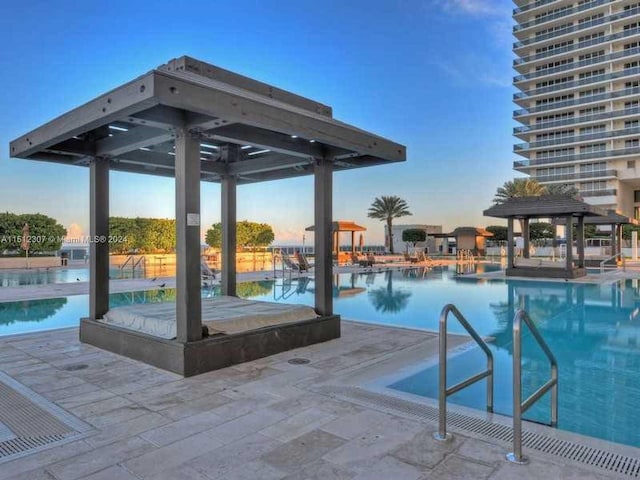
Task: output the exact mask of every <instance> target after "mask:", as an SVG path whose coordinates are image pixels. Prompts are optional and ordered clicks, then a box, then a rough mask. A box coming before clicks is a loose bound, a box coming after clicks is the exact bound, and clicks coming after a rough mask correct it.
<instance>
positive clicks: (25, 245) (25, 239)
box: [20, 223, 31, 268]
mask: <svg viewBox="0 0 640 480" xmlns="http://www.w3.org/2000/svg"><path fill="white" fill-rule="evenodd" d="M30 245H31V238H29V224H28V223H25V224H24V227H22V242H21V243H20V248H22V250H24V251H25V254H26V257H27V268H29V246H30Z"/></svg>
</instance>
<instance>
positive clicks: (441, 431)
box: [433, 303, 493, 442]
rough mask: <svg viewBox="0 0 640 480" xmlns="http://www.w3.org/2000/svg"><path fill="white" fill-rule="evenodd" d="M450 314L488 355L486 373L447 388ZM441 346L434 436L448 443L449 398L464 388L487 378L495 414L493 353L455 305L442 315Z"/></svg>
mask: <svg viewBox="0 0 640 480" xmlns="http://www.w3.org/2000/svg"><path fill="white" fill-rule="evenodd" d="M449 313H453V315H454V316H455V317H456V319H457V320H458V322H459V323H460V325H462V326H463V327H464V329H465V330H466V331H467V333H468V334H469V335H471V338H473V340H474V341H475V342H476V343H477V344H478V346H479V347H480V348H481V349H482V350H483V351H484V353H485V354H486V355H487V369H486V370H485V371H484V372H481V373H478V374H476V375H473V376H472V377H469V378H467V379H466V380H463V381H462V382H460V383H457V384H456V385H454V386H452V387H449V388H447V318H448V316H449ZM439 335H440V344H439V356H440V361H439V363H440V365H439V378H438V403H439V422H438V432H437V433H435V434H434V435H433V438H435V439H436V440H439V441H442V442H446V441H449V440H451V439H452V438H453V437H452V435H451V434H450V433H447V397H448V396H449V395H453V394H454V393H456V392H459V391H460V390H462V389H463V388H466V387H468V386H469V385H472V384H474V383H476V382H477V381H479V380H482V379H483V378H485V377H486V378H487V411H488V412H493V353H491V350H490V349H489V347H488V346H487V344H486V343H485V341H484V340H482V338H481V337H480V335H478V332H476V331H475V330H474V328H473V327H472V326H471V325H470V324H469V322H468V321H467V319H466V318H464V315H462V313H460V310H458V309H457V307H456V306H455V305H453V304H451V303H450V304H447V305H445V306H444V308H443V309H442V312H441V313H440V328H439Z"/></svg>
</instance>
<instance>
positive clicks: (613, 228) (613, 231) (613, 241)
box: [611, 223, 618, 256]
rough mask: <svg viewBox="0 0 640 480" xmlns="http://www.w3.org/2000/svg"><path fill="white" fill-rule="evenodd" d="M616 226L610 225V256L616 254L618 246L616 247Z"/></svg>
mask: <svg viewBox="0 0 640 480" xmlns="http://www.w3.org/2000/svg"><path fill="white" fill-rule="evenodd" d="M617 230H618V229H617V226H616V224H615V223H614V224H612V225H611V256H613V255H615V254H616V253H618V245H617V238H618V232H617Z"/></svg>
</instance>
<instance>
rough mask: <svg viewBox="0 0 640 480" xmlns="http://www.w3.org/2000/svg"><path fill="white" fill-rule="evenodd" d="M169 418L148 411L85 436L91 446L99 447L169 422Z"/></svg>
mask: <svg viewBox="0 0 640 480" xmlns="http://www.w3.org/2000/svg"><path fill="white" fill-rule="evenodd" d="M170 422H171V420H170V419H168V418H165V417H163V416H162V415H160V414H158V413H155V412H150V413H145V414H144V415H140V416H139V417H136V418H133V419H131V420H129V421H127V422H123V423H115V424H111V425H106V426H104V427H102V428H101V429H100V431H99V432H98V433H96V434H95V435H91V436H90V437H87V438H86V442H87V443H89V444H91V445H92V446H93V447H101V446H103V445H108V444H110V443H113V442H116V441H122V440H125V439H127V438H129V437H133V436H135V435H138V434H140V433H142V432H146V431H147V430H151V429H153V428H156V427H160V426H162V425H166V424H167V423H170Z"/></svg>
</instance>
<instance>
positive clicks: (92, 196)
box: [89, 158, 109, 320]
mask: <svg viewBox="0 0 640 480" xmlns="http://www.w3.org/2000/svg"><path fill="white" fill-rule="evenodd" d="M89 216H90V220H89V235H90V236H91V242H90V243H89V318H90V319H92V320H96V319H99V318H102V317H103V316H104V314H105V313H107V312H108V311H109V241H108V239H109V160H107V159H104V158H94V159H93V160H92V161H91V164H90V165H89Z"/></svg>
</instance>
